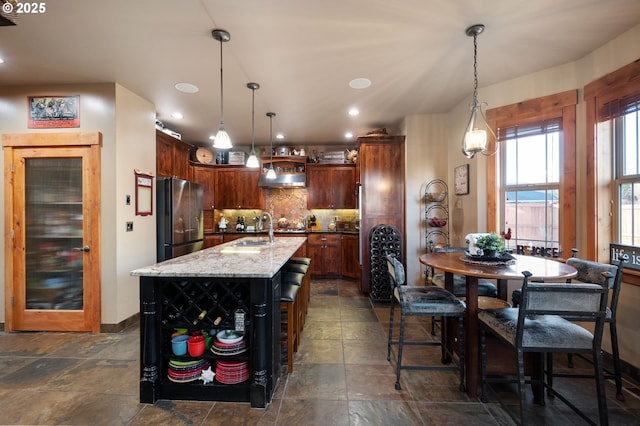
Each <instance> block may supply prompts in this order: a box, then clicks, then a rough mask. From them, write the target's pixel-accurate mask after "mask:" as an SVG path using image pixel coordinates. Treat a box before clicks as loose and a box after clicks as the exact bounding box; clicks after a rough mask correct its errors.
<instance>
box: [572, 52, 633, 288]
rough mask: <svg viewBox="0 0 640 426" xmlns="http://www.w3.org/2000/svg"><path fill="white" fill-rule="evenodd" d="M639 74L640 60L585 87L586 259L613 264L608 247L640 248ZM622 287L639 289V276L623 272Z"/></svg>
mask: <svg viewBox="0 0 640 426" xmlns="http://www.w3.org/2000/svg"><path fill="white" fill-rule="evenodd" d="M638 75H640V60H638V61H635V62H632V63H630V64H628V65H625V66H623V67H622V68H619V69H618V70H616V71H613V72H611V73H609V74H607V75H605V76H603V77H601V78H599V79H597V80H594V81H592V82H591V83H589V84H587V85H586V86H585V87H584V100H585V103H586V118H587V123H586V146H585V148H586V160H587V163H586V170H587V174H586V176H585V178H586V203H585V205H584V210H585V219H586V220H585V222H586V223H585V229H584V231H582V232H583V233H584V236H585V239H586V242H587V244H586V245H587V252H586V253H583V252H581V253H580V254H581V256H583V255H584V257H585V258H587V259H593V260H598V261H600V262H606V261H609V259H610V255H611V253H610V244H617V243H621V244H624V245H627V244H628V245H633V246H640V244H639V243H640V241H638V237H639V236H640V221H639V217H640V216H638V214H639V208H640V204H639V201H638V197H640V154H639V151H638V150H639V143H638V126H639V124H638V109H639V103H640V79H638V78H637V76H638ZM634 133H635V135H634ZM624 282H625V283H633V284H640V272H638V271H634V270H628V269H625V276H624Z"/></svg>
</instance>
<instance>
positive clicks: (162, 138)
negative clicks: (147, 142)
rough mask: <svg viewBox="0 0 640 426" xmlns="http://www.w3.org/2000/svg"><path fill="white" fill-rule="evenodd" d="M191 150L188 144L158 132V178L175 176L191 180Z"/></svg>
mask: <svg viewBox="0 0 640 426" xmlns="http://www.w3.org/2000/svg"><path fill="white" fill-rule="evenodd" d="M191 148H192V146H191V145H189V144H188V143H186V142H183V141H181V140H180V139H176V138H174V137H173V136H170V135H168V134H166V133H164V132H162V131H160V130H156V176H157V177H173V176H175V177H178V178H180V179H186V180H191V178H192V176H191V167H189V151H190V149H191Z"/></svg>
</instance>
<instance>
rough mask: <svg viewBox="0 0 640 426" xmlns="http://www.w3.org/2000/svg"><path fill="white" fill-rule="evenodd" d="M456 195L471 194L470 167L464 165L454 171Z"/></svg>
mask: <svg viewBox="0 0 640 426" xmlns="http://www.w3.org/2000/svg"><path fill="white" fill-rule="evenodd" d="M453 178H454V183H455V191H456V195H465V194H468V193H469V165H468V164H463V165H462V166H458V167H456V168H455V169H454V173H453Z"/></svg>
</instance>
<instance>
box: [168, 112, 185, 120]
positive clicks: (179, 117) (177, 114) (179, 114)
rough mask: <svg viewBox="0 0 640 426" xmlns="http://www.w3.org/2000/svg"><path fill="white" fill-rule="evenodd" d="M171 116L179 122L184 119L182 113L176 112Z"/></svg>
mask: <svg viewBox="0 0 640 426" xmlns="http://www.w3.org/2000/svg"><path fill="white" fill-rule="evenodd" d="M171 116H172V117H173V118H177V119H178V120H182V119H183V118H184V116H183V115H182V113H181V112H174V113H173V114H171Z"/></svg>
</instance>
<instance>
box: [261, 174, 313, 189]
mask: <svg viewBox="0 0 640 426" xmlns="http://www.w3.org/2000/svg"><path fill="white" fill-rule="evenodd" d="M258 186H259V187H261V188H304V187H305V186H307V174H306V173H287V172H277V173H276V178H275V179H267V175H266V174H264V173H263V174H261V175H260V180H259V181H258Z"/></svg>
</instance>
